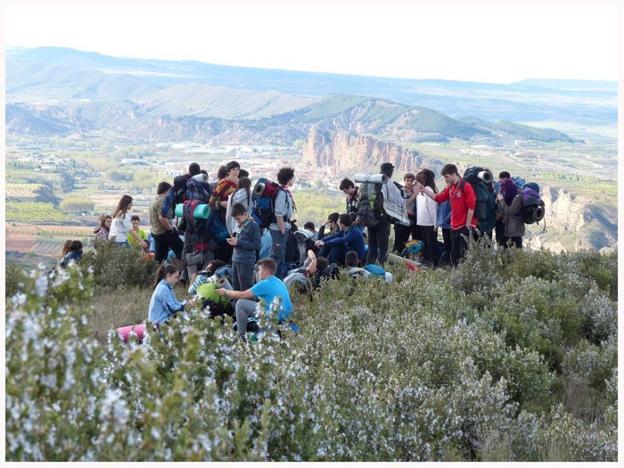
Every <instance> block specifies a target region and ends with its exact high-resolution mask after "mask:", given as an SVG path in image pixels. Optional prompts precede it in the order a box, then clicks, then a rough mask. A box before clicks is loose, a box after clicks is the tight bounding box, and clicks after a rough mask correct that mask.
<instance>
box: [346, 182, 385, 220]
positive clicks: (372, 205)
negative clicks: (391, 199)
mask: <svg viewBox="0 0 624 468" xmlns="http://www.w3.org/2000/svg"><path fill="white" fill-rule="evenodd" d="M384 177H385V176H384V175H383V174H375V175H373V176H369V175H356V176H355V178H354V179H355V182H356V183H358V182H359V183H361V185H360V187H359V193H360V196H359V199H358V201H357V212H356V215H357V217H359V218H360V220H361V222H362V224H364V226H366V227H375V226H377V225H378V224H379V223H380V222H387V221H388V220H389V216H388V215H387V214H386V212H385V211H384V209H383V195H382V193H381V186H382V184H383V182H384Z"/></svg>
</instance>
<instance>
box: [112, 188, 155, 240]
mask: <svg viewBox="0 0 624 468" xmlns="http://www.w3.org/2000/svg"><path fill="white" fill-rule="evenodd" d="M131 209H132V197H131V196H130V195H124V196H123V197H121V199H120V200H119V203H118V204H117V208H116V209H115V211H114V212H113V222H112V223H111V230H110V237H111V238H114V239H115V244H116V245H120V246H123V247H129V246H130V244H128V236H132V237H134V240H136V242H137V243H138V245H143V244H147V242H145V241H144V240H143V239H141V238H140V237H139V236H138V234H137V233H136V232H134V231H133V230H132V222H131V221H130V216H129V215H128V212H129V211H130V210H131ZM147 247H149V246H146V248H147Z"/></svg>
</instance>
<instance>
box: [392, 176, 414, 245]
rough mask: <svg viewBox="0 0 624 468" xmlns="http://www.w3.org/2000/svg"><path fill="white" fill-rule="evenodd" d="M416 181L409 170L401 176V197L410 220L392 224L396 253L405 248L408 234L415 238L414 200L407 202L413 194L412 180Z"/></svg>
mask: <svg viewBox="0 0 624 468" xmlns="http://www.w3.org/2000/svg"><path fill="white" fill-rule="evenodd" d="M415 181H416V176H414V174H412V173H411V172H408V173H407V174H405V176H403V184H404V186H403V189H402V193H403V198H405V199H406V204H405V209H406V210H407V217H408V218H409V220H410V224H409V226H405V225H403V224H401V223H395V224H394V246H393V247H392V250H393V251H394V252H396V253H397V254H399V255H401V252H403V249H405V243H406V242H407V241H408V240H409V238H410V235H412V237H413V238H414V239H415V238H416V237H415V236H414V234H415V232H416V200H413V201H410V202H409V203H408V199H409V197H411V196H412V195H414V192H415V190H414V182H415Z"/></svg>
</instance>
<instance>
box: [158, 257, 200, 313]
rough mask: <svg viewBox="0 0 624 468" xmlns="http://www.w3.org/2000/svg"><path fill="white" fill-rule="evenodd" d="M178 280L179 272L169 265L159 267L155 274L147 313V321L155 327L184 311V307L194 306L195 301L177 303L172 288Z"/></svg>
mask: <svg viewBox="0 0 624 468" xmlns="http://www.w3.org/2000/svg"><path fill="white" fill-rule="evenodd" d="M178 279H180V271H179V270H178V268H177V267H176V266H174V265H171V264H166V265H161V266H160V268H159V269H158V272H157V273H156V282H155V284H154V292H153V293H152V298H151V299H150V303H149V309H148V313H147V321H148V322H152V323H154V324H155V325H160V324H162V323H165V322H166V321H167V320H169V319H170V318H171V317H174V316H175V315H176V314H177V313H178V312H181V311H182V310H184V306H185V305H186V304H189V305H191V306H193V305H195V299H191V300H190V301H188V302H187V301H178V299H177V298H176V296H175V292H174V291H173V286H174V285H175V284H176V283H177V282H178Z"/></svg>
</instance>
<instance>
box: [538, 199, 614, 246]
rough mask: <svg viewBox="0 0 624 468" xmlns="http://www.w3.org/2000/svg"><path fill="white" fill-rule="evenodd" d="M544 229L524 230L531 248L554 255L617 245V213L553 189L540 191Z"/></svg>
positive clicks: (539, 227) (603, 206)
mask: <svg viewBox="0 0 624 468" xmlns="http://www.w3.org/2000/svg"><path fill="white" fill-rule="evenodd" d="M542 199H543V200H544V203H545V205H546V216H545V222H546V223H545V226H546V229H545V230H544V223H543V222H542V223H540V225H532V226H530V227H529V229H528V230H527V236H526V244H527V246H528V247H530V248H536V249H539V248H542V247H544V248H546V249H548V250H552V251H555V252H563V251H575V250H581V249H594V250H599V251H604V250H606V249H609V248H611V247H612V246H614V245H615V244H616V243H617V210H616V209H615V208H614V207H610V206H608V205H605V204H601V203H596V202H594V201H593V200H591V199H590V198H587V197H584V196H581V195H575V194H573V193H570V192H568V191H567V190H564V189H561V188H555V187H543V188H542Z"/></svg>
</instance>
